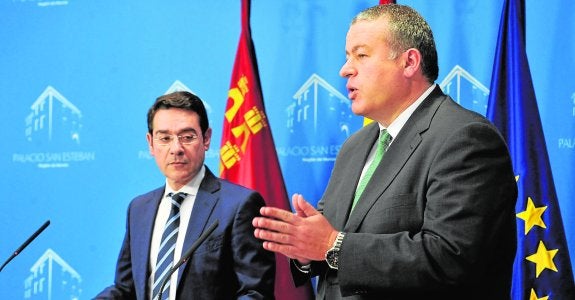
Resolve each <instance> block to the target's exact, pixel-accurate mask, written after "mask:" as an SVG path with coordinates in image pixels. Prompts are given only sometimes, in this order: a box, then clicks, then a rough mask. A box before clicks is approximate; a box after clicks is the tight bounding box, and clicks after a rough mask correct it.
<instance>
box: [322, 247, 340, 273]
mask: <svg viewBox="0 0 575 300" xmlns="http://www.w3.org/2000/svg"><path fill="white" fill-rule="evenodd" d="M325 260H326V262H327V265H328V266H329V267H330V268H332V269H337V267H338V261H337V251H336V250H333V249H332V250H329V251H328V252H327V255H326V256H325Z"/></svg>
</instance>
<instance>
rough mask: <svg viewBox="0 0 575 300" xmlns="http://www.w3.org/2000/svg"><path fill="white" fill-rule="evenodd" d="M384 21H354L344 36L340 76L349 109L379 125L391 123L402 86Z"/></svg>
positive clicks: (399, 60)
mask: <svg viewBox="0 0 575 300" xmlns="http://www.w3.org/2000/svg"><path fill="white" fill-rule="evenodd" d="M387 32H388V25H387V20H386V18H385V17H384V18H379V19H377V20H375V21H358V22H356V23H355V24H353V25H351V27H350V28H349V31H348V33H347V37H346V45H345V53H346V62H345V64H344V65H343V66H342V68H341V70H340V75H341V76H343V77H346V78H347V79H348V80H347V89H348V97H349V98H350V99H351V101H352V105H351V110H352V111H353V113H354V114H357V115H362V116H365V117H368V118H371V119H374V120H377V121H380V122H383V123H386V121H390V120H393V117H394V115H395V114H396V110H397V109H398V107H397V106H398V102H399V101H401V100H402V98H401V93H402V91H401V90H402V89H404V87H405V78H404V77H403V75H402V72H403V60H402V58H403V57H402V54H401V53H398V54H397V58H393V56H392V54H393V53H392V51H391V49H390V47H389V45H388V43H387V42H386V41H387V40H388V36H387V35H388V34H387Z"/></svg>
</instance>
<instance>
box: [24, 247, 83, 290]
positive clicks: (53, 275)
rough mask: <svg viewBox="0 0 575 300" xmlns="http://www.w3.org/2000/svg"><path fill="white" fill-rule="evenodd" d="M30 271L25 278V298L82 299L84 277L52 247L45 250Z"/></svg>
mask: <svg viewBox="0 0 575 300" xmlns="http://www.w3.org/2000/svg"><path fill="white" fill-rule="evenodd" d="M30 272H31V274H30V276H28V278H26V280H24V299H33V300H59V299H71V300H78V299H80V295H81V294H82V288H81V283H82V277H81V276H80V274H78V272H76V271H75V270H74V269H73V268H72V267H71V266H70V265H68V263H66V262H65V261H64V260H63V259H62V258H61V257H60V256H59V255H58V254H56V252H54V251H53V250H52V249H48V250H46V252H44V254H43V255H42V256H41V257H40V258H39V259H38V260H37V261H36V263H34V265H33V266H32V267H31V268H30Z"/></svg>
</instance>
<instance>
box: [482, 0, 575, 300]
mask: <svg viewBox="0 0 575 300" xmlns="http://www.w3.org/2000/svg"><path fill="white" fill-rule="evenodd" d="M524 12H525V3H524V1H521V0H505V3H504V5H503V13H502V16H501V23H500V26H499V38H498V42H497V50H496V53H495V63H494V67H493V76H492V79H491V92H490V95H489V104H488V108H487V117H488V118H489V119H490V120H491V121H492V122H493V123H494V124H495V125H496V126H497V127H498V128H499V130H500V131H501V133H502V134H503V135H504V137H505V139H506V140H507V144H508V146H509V150H510V152H511V157H512V160H513V167H514V169H515V174H516V179H517V186H518V189H519V196H518V199H517V205H516V213H517V214H516V216H517V235H518V236H517V241H518V245H517V255H516V257H515V264H514V267H513V268H514V270H513V285H512V291H511V296H512V298H513V299H530V300H534V299H549V300H551V299H575V284H574V283H573V271H572V269H571V262H570V260H569V251H568V250H567V242H566V240H565V233H564V230H563V222H562V219H561V212H560V210H559V202H558V201H557V194H556V192H555V186H554V184H553V176H552V174H551V166H550V164H549V158H548V155H547V148H546V145H545V137H544V136H543V129H542V126H541V119H540V118H539V110H538V108H537V102H536V99H535V91H534V89H533V84H532V81H531V74H530V71H529V64H528V62H527V55H526V51H525V19H524V16H525V13H524Z"/></svg>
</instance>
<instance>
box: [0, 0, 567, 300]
mask: <svg viewBox="0 0 575 300" xmlns="http://www.w3.org/2000/svg"><path fill="white" fill-rule="evenodd" d="M377 2H378V1H375V0H372V1H365V0H363V1H346V0H336V1H334V0H331V1H328V0H316V1H290V0H278V1H264V0H253V1H252V18H251V27H252V35H253V40H254V44H255V49H256V53H257V60H258V63H259V70H260V77H261V84H262V90H263V95H264V102H265V105H266V110H267V113H268V119H269V121H270V124H271V128H272V132H273V134H274V139H275V142H276V147H277V150H278V155H279V159H280V163H281V166H282V171H283V174H284V178H285V181H286V186H287V189H288V193H289V194H292V193H294V192H299V193H303V194H304V196H305V197H306V198H307V199H309V200H311V201H313V202H317V200H318V199H319V197H320V196H321V194H322V192H323V189H324V188H325V186H326V184H327V179H328V177H329V173H330V171H331V167H332V166H333V161H334V159H335V155H336V154H337V151H338V150H339V146H340V145H341V143H342V142H343V140H344V139H345V138H346V137H347V136H349V134H351V133H353V132H354V131H356V130H357V129H358V128H360V127H361V126H362V119H361V118H360V117H357V116H354V115H353V114H351V112H350V110H349V105H350V103H349V100H347V98H346V96H345V95H346V91H345V80H344V79H342V78H341V77H339V74H338V72H339V69H340V67H341V65H342V64H343V62H344V59H345V53H344V45H345V34H346V32H347V29H348V25H349V22H350V21H351V18H352V17H353V16H354V15H355V14H356V13H357V12H359V11H360V10H362V9H364V8H366V7H368V6H372V5H375V4H377ZM398 2H399V3H403V4H409V5H411V6H413V7H414V8H416V9H417V10H418V11H419V12H421V14H422V15H423V16H424V17H425V18H426V19H427V20H428V21H429V23H430V25H431V27H432V29H433V31H434V34H435V37H436V41H437V46H438V51H439V62H440V73H439V79H438V81H437V83H438V84H440V85H441V87H442V88H443V90H444V91H445V92H447V93H449V94H450V95H452V97H453V98H454V99H456V100H457V101H459V102H460V103H461V104H463V105H464V106H466V107H468V108H470V109H473V110H476V111H478V112H481V113H485V110H486V105H487V99H488V95H489V83H490V80H491V72H492V66H493V55H494V51H495V46H496V45H495V44H496V40H497V30H498V26H499V20H500V15H501V11H502V1H499V0H498V1H457V0H444V1H441V2H439V1H433V2H432V1H423V0H418V1H415V0H413V1H407V0H406V1H398ZM573 11H575V4H574V3H573V2H572V1H569V0H558V1H554V2H553V3H552V4H550V3H543V2H540V1H535V0H527V54H528V57H529V59H530V66H531V72H532V77H533V83H534V87H535V92H536V96H537V100H538V104H539V110H540V113H541V119H542V122H543V129H544V133H545V137H546V142H547V147H548V150H549V155H550V162H551V166H552V169H553V175H554V179H555V185H556V188H557V193H558V198H559V202H560V205H561V211H562V215H563V221H564V224H565V230H566V235H567V239H568V243H569V247H570V250H571V260H572V261H575V224H574V223H575V213H574V212H575V189H574V187H573V186H574V184H573V183H574V182H575V176H574V174H573V166H574V165H575V81H573V78H575V40H573V39H572V38H566V37H565V36H566V35H567V36H569V33H571V32H575V22H574V21H573V19H572V17H571V14H572V12H573ZM239 30H240V1H239V0H225V1H185V0H174V1H169V2H165V1H113V0H98V1H94V0H93V1H78V0H62V1H43V0H0V91H1V96H0V97H1V101H0V114H1V115H2V118H1V121H0V122H1V123H0V124H1V125H2V130H1V131H0V145H1V146H0V170H1V171H2V180H1V181H0V190H2V191H3V198H2V199H1V200H0V239H1V241H2V242H1V243H0V259H1V260H2V261H3V260H4V257H5V258H7V257H8V256H9V255H10V254H12V252H13V251H14V250H15V249H16V248H17V247H18V246H19V245H20V244H21V243H22V242H23V241H24V240H25V239H26V238H27V237H28V236H29V235H31V234H32V233H33V232H34V231H35V230H36V229H37V228H38V227H39V226H40V225H42V223H43V222H44V221H45V220H47V219H50V220H51V225H50V226H49V227H48V229H46V231H45V232H44V233H42V235H40V236H39V237H38V239H37V240H35V241H34V242H33V243H32V244H31V245H30V246H29V247H28V248H26V249H25V250H24V251H23V252H22V253H21V254H20V255H19V256H18V257H16V258H15V259H14V260H13V261H12V262H11V263H10V264H9V265H7V266H6V268H5V269H4V270H3V271H2V273H0V293H1V295H2V298H7V299H64V298H66V299H90V298H91V297H92V296H94V295H95V294H96V293H97V292H98V291H99V290H101V289H102V288H103V287H104V286H106V285H109V284H110V283H111V282H112V279H113V276H114V266H115V262H116V258H117V254H118V251H119V247H120V244H121V241H122V237H123V234H124V226H125V213H126V208H127V205H128V203H129V201H130V200H131V199H132V198H133V197H134V196H136V195H138V194H141V193H143V192H146V191H148V190H150V189H152V188H155V187H158V186H160V185H162V184H163V183H164V179H163V177H162V175H161V174H160V173H159V171H158V170H157V167H156V165H155V163H154V161H153V159H152V157H150V155H149V153H148V149H147V145H146V140H145V134H146V116H145V115H146V111H147V109H148V107H149V106H150V105H151V104H152V102H153V101H154V99H155V98H156V97H157V96H159V95H161V94H164V93H166V92H169V91H173V90H182V89H184V90H190V91H192V92H194V93H196V94H198V95H199V96H200V97H201V98H202V99H203V100H204V101H205V102H206V105H207V106H208V115H209V118H210V120H211V126H212V128H213V131H214V137H213V144H212V146H211V149H210V152H209V153H208V158H207V164H208V166H209V167H210V168H211V169H212V170H213V171H215V172H217V169H218V159H219V158H218V149H219V147H220V145H219V142H220V140H221V131H222V124H223V116H224V109H225V104H226V101H227V93H228V89H229V85H230V78H231V70H232V66H233V59H234V57H235V51H236V47H237V43H238V39H239ZM262 180H264V179H262ZM574 265H575V264H574ZM46 274H51V276H49V277H48V276H46Z"/></svg>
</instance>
